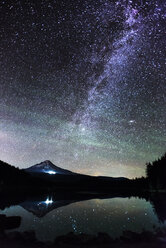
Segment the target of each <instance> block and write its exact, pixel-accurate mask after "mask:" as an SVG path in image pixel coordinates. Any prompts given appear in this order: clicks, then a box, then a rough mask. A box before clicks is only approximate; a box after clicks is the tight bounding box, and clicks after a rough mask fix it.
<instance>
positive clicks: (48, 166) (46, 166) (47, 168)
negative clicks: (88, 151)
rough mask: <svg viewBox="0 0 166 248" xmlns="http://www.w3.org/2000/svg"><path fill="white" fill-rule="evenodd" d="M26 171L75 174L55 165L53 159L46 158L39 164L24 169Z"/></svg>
mask: <svg viewBox="0 0 166 248" xmlns="http://www.w3.org/2000/svg"><path fill="white" fill-rule="evenodd" d="M24 171H26V172H30V173H35V172H36V173H48V174H62V175H73V174H75V173H73V172H72V171H69V170H65V169H62V168H60V167H58V166H56V165H54V164H53V163H52V162H51V161H49V160H46V161H43V162H41V163H39V164H36V165H33V166H31V167H29V168H26V169H24Z"/></svg>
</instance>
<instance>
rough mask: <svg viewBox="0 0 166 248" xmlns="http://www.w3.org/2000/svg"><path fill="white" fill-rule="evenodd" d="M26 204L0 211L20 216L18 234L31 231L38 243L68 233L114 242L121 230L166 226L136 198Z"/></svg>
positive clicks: (136, 230) (165, 223)
mask: <svg viewBox="0 0 166 248" xmlns="http://www.w3.org/2000/svg"><path fill="white" fill-rule="evenodd" d="M69 203H70V202H69V201H57V202H56V201H52V199H51V198H49V197H48V198H45V199H43V201H33V202H32V201H27V202H24V203H23V204H21V205H18V206H12V207H10V208H6V209H5V210H3V211H0V214H6V215H7V216H21V217H22V221H21V225H20V227H19V228H17V229H13V230H17V231H21V232H23V231H29V230H34V231H35V232H36V236H37V238H38V239H39V240H42V241H48V240H50V241H51V240H54V239H55V237H56V236H59V235H63V234H66V233H68V232H71V231H72V232H75V233H89V234H97V233H98V232H107V233H108V234H110V236H112V237H114V238H116V237H119V236H120V235H122V233H123V231H124V230H131V231H135V232H141V231H143V230H150V231H153V230H154V228H156V227H159V226H160V227H164V226H166V222H164V221H163V222H161V221H159V219H158V217H157V215H156V213H155V211H154V209H153V207H152V205H151V203H150V202H148V201H146V200H144V199H139V198H135V197H131V198H111V199H104V200H103V199H102V200H101V199H93V200H86V201H81V202H75V203H74V202H73V203H70V204H69ZM13 230H11V231H13Z"/></svg>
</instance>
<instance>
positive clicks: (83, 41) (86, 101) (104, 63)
mask: <svg viewBox="0 0 166 248" xmlns="http://www.w3.org/2000/svg"><path fill="white" fill-rule="evenodd" d="M165 7H166V6H165V1H153V3H152V1H107V0H99V1H93V0H87V1H81V0H75V1H70V2H69V1H63V0H62V1H56V0H55V1H51V0H48V1H21V0H20V1H17V0H16V1H1V3H0V30H1V32H0V58H1V59H0V63H1V66H0V118H1V122H0V140H1V142H0V152H1V157H0V159H1V160H4V161H6V162H8V163H11V164H13V165H16V166H19V167H20V168H25V167H27V166H30V165H33V164H35V163H38V162H41V161H43V160H46V159H49V160H51V161H52V162H54V163H55V164H56V165H57V166H61V167H63V168H66V169H70V170H73V171H77V172H81V173H86V174H92V175H99V174H100V175H101V174H102V175H109V176H127V177H136V176H142V175H144V173H145V163H146V162H148V161H152V160H154V159H156V158H158V157H159V156H161V155H162V154H163V153H164V152H165V151H166V142H165V141H166V117H165V110H166V98H165V97H166V86H165V78H166V77H165V76H166V73H165V71H166V70H165V65H166V62H165V36H164V35H165V32H166V25H165V19H166V13H165Z"/></svg>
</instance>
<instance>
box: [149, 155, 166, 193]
mask: <svg viewBox="0 0 166 248" xmlns="http://www.w3.org/2000/svg"><path fill="white" fill-rule="evenodd" d="M146 176H147V180H148V185H149V188H150V189H152V190H153V189H154V190H162V189H163V190H165V189H166V153H165V154H164V155H163V156H162V157H161V158H159V159H158V160H155V161H154V162H152V163H148V164H146Z"/></svg>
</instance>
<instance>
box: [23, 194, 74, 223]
mask: <svg viewBox="0 0 166 248" xmlns="http://www.w3.org/2000/svg"><path fill="white" fill-rule="evenodd" d="M73 202H74V200H55V201H54V200H52V198H49V197H48V198H46V199H45V200H43V201H25V202H23V203H21V204H20V206H21V207H23V208H24V209H26V210H27V211H28V212H31V213H33V214H34V215H35V216H37V217H39V218H41V217H44V216H45V215H46V214H47V213H49V212H51V211H52V210H54V209H56V208H60V207H63V206H66V205H68V204H70V203H73Z"/></svg>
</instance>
